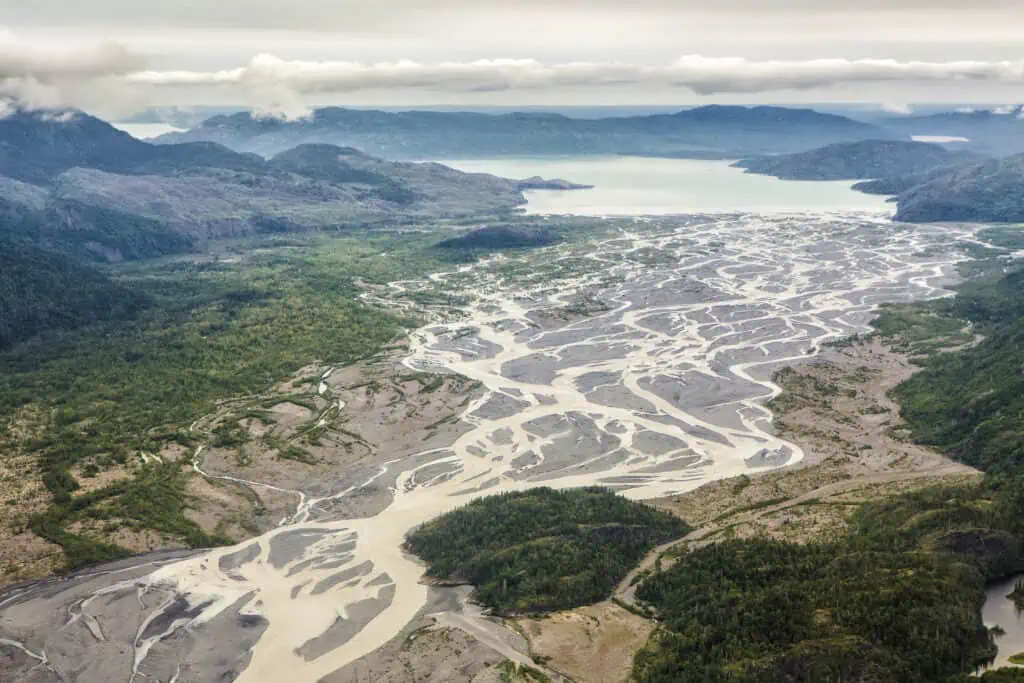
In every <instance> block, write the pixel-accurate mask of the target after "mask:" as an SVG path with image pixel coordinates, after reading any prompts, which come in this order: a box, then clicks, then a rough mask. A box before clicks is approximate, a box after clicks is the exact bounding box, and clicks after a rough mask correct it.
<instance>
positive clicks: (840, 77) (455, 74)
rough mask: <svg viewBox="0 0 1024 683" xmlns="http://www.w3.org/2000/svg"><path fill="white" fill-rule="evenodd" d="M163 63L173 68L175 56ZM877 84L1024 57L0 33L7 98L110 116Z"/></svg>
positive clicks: (978, 73)
mask: <svg viewBox="0 0 1024 683" xmlns="http://www.w3.org/2000/svg"><path fill="white" fill-rule="evenodd" d="M168 57H170V61H168ZM181 57H183V58H185V57H187V55H181ZM163 61H164V63H171V64H173V57H172V56H165V57H164V60H163ZM872 83H907V84H911V83H938V84H943V85H945V84H957V83H961V84H962V83H983V84H1002V85H1016V84H1022V83H1024V60H1020V61H968V60H961V61H945V62H935V61H932V62H929V61H897V60H893V59H808V60H751V59H745V58H742V57H704V56H700V55H688V56H684V57H680V58H679V59H676V60H675V61H672V62H669V63H666V64H644V63H634V62H624V61H604V62H597V61H567V62H558V63H546V62H542V61H539V60H536V59H480V60H472V61H441V62H433V63H427V62H417V61H411V60H399V61H391V62H377V63H363V62H357V61H313V60H286V59H281V58H279V57H276V56H273V55H268V54H263V55H258V56H256V57H254V58H252V59H251V60H250V61H249V62H248V63H246V64H244V65H240V66H237V67H235V68H229V69H220V70H207V71H203V70H181V69H147V68H146V64H145V60H144V59H143V57H142V56H141V55H139V54H137V53H135V52H132V51H130V50H129V49H127V48H125V47H124V46H122V45H118V44H116V43H110V42H96V43H82V42H77V43H70V44H65V43H53V42H50V43H43V42H35V41H28V40H25V39H21V38H19V37H18V36H16V35H15V34H13V33H11V32H8V31H3V30H0V97H6V98H8V99H10V100H12V101H14V102H15V103H17V104H18V105H21V106H30V107H37V108H42V107H45V108H61V107H79V108H83V109H86V110H89V111H96V112H99V113H105V114H109V113H110V112H113V111H117V112H120V113H128V112H130V111H137V110H139V109H142V108H145V107H147V106H151V105H166V104H173V103H175V102H177V101H179V100H180V99H182V98H183V96H185V95H188V96H189V99H191V100H192V101H195V100H196V99H201V98H203V97H204V96H206V97H209V98H210V99H212V100H218V101H226V100H230V101H233V102H236V103H246V104H248V105H250V106H252V107H254V108H255V109H256V111H257V112H263V113H266V114H271V115H279V116H287V117H296V116H302V115H304V114H305V113H307V112H308V107H309V106H310V103H311V102H315V101H317V100H318V99H320V100H321V101H322V100H323V99H324V97H325V96H330V95H344V94H350V93H359V92H365V91H372V92H393V93H409V92H410V91H417V90H418V91H425V92H431V93H440V94H441V95H442V96H447V95H449V94H458V93H508V94H509V99H510V100H514V99H515V97H516V96H517V94H523V93H527V92H533V93H537V92H551V93H556V94H557V93H559V92H565V91H580V90H589V91H592V92H596V93H609V94H610V95H614V94H615V93H618V92H620V91H622V90H629V89H633V91H634V92H644V91H646V90H654V89H660V90H667V91H670V92H672V91H677V90H678V91H689V92H692V93H696V94H697V95H701V96H713V95H721V94H733V95H755V94H761V93H778V92H785V91H807V90H815V89H820V88H829V87H832V86H837V85H839V86H843V85H849V84H872Z"/></svg>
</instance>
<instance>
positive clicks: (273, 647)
mask: <svg viewBox="0 0 1024 683" xmlns="http://www.w3.org/2000/svg"><path fill="white" fill-rule="evenodd" d="M606 227H607V232H608V237H607V238H604V239H598V240H595V241H592V242H589V243H586V242H583V243H578V242H574V243H570V244H567V245H561V246H556V247H551V248H547V249H544V250H538V251H534V252H531V253H526V254H518V255H515V256H511V257H506V258H503V259H500V260H499V259H486V260H484V261H482V262H481V263H479V264H477V265H475V266H471V267H469V268H463V269H460V270H459V271H457V272H453V273H450V274H439V275H436V276H434V277H432V278H430V279H429V280H424V281H420V282H409V283H402V284H401V286H397V287H392V288H391V290H392V291H391V292H390V294H389V296H391V297H392V299H393V303H394V305H395V307H396V308H398V309H399V310H409V304H410V301H409V300H408V299H406V298H404V297H406V296H408V295H409V293H413V292H431V291H434V290H439V291H443V292H445V293H448V294H452V295H454V296H456V297H463V298H464V299H465V300H467V301H468V302H469V303H468V304H467V305H466V306H465V307H463V308H462V309H461V311H460V312H459V315H458V316H456V318H455V319H453V318H452V313H451V310H450V309H449V310H447V311H446V312H445V315H444V316H440V315H439V317H438V320H435V321H433V322H432V323H430V324H429V325H427V326H426V327H424V328H422V329H420V330H417V332H416V334H414V335H413V337H412V342H411V346H410V350H409V357H408V359H407V360H406V361H405V363H406V365H407V366H408V367H409V368H410V369H412V370H422V371H428V372H429V371H439V372H447V373H459V374H462V375H464V376H466V377H468V378H470V379H473V380H476V381H478V382H480V383H481V385H482V387H483V389H482V391H483V394H482V397H481V398H480V400H475V401H473V402H472V403H471V404H470V405H468V406H467V407H466V412H465V413H464V414H463V416H462V420H463V421H464V422H465V425H466V428H465V429H464V430H463V431H461V432H458V433H455V434H453V435H452V437H451V442H450V443H442V444H437V443H434V442H431V444H429V447H426V448H425V450H424V452H422V453H419V454H416V455H414V456H409V457H401V458H397V459H391V460H388V459H386V458H383V457H382V458H381V461H366V462H361V463H359V464H358V465H356V466H355V467H352V468H350V469H347V470H343V471H339V472H337V473H336V475H335V476H334V477H333V478H332V480H330V481H315V482H308V483H307V484H304V485H303V490H302V491H301V493H302V496H301V497H299V496H297V499H298V500H299V503H298V504H297V507H296V511H295V514H294V515H292V516H291V517H289V518H287V519H286V520H284V521H283V522H282V526H280V527H278V528H275V529H273V530H271V531H268V532H267V533H265V534H264V535H263V536H261V537H259V538H256V539H253V540H249V541H246V542H243V543H241V544H239V546H238V547H235V548H226V549H219V550H212V551H207V552H202V553H156V554H152V555H148V556H145V557H141V558H135V559H133V560H130V561H125V562H120V563H115V564H111V565H108V566H105V567H101V568H97V569H95V570H90V571H88V572H80V573H78V574H76V575H73V576H70V577H66V578H61V579H52V580H47V581H43V582H38V583H35V584H32V585H26V586H19V587H15V588H12V589H8V590H7V591H6V592H4V593H3V594H2V595H0V682H2V683H8V682H9V681H10V682H11V683H13V682H14V681H18V682H29V681H32V682H38V683H42V682H47V683H48V682H50V681H53V682H55V683H56V682H58V681H64V682H67V681H76V682H78V683H108V682H121V681H124V682H125V683H142V682H143V681H145V682H146V683H154V682H159V683H171V682H172V681H173V682H174V683H196V682H203V683H205V682H207V681H209V682H210V683H213V682H214V681H228V680H237V681H240V683H254V682H260V683H262V682H264V681H276V680H282V681H287V683H316V681H318V680H321V679H323V680H324V681H325V682H326V683H348V682H350V681H362V680H377V679H378V678H379V679H380V680H399V679H391V678H387V677H388V676H391V673H389V672H392V671H394V670H396V669H393V668H389V667H399V666H406V665H410V666H414V664H415V663H410V662H408V661H404V663H403V660H402V656H403V655H402V654H401V652H402V650H401V647H402V645H401V644H402V643H404V642H405V640H404V639H405V638H408V637H409V636H410V634H412V633H413V632H415V631H416V630H417V629H419V628H423V627H431V626H432V625H435V622H436V624H445V625H446V626H445V627H446V628H450V629H453V632H458V633H459V634H461V635H459V638H461V639H463V640H464V642H463V641H462V640H460V647H459V651H460V652H463V653H464V654H463V655H458V654H455V650H452V651H451V652H450V653H449V654H450V659H446V660H445V661H444V662H440V661H439V662H438V663H437V665H436V667H435V668H436V669H437V670H439V671H445V672H450V675H451V676H452V677H453V678H451V680H463V679H464V680H467V681H468V680H470V679H469V678H459V676H461V675H462V674H458V673H456V672H457V670H458V667H465V670H466V671H470V670H472V671H475V672H478V671H480V670H481V669H482V668H486V666H487V665H488V662H492V660H493V662H492V663H496V662H497V661H501V659H503V658H504V657H506V656H509V657H517V656H525V655H523V654H522V652H520V651H519V650H517V649H516V648H517V647H521V645H522V644H521V643H519V644H517V643H516V642H515V639H514V638H513V637H512V636H506V635H505V634H503V632H502V631H501V629H500V627H498V628H497V631H496V630H495V628H496V626H495V624H494V623H493V622H490V621H488V620H487V619H486V616H485V615H480V614H477V613H475V612H473V610H471V609H469V608H468V607H467V605H466V603H465V601H464V597H465V594H464V592H463V593H457V592H455V593H453V592H447V593H445V592H444V591H443V590H440V589H435V588H426V587H424V586H422V585H419V584H418V583H417V579H418V578H419V576H420V574H421V573H422V566H420V565H419V564H417V562H416V560H415V558H411V557H409V556H407V555H405V554H403V553H401V552H400V551H399V546H400V545H401V542H402V538H403V536H404V534H405V533H407V532H408V531H410V530H411V529H413V528H415V527H416V526H417V525H419V524H422V523H424V522H426V521H428V520H430V519H432V518H434V517H436V516H437V515H438V514H441V513H443V512H444V511H446V510H449V509H453V508H455V507H457V506H459V505H463V504H465V503H467V502H468V501H469V500H471V499H472V498H473V497H476V496H479V495H482V494H486V493H491V492H498V491H509V490H517V489H525V488H530V487H533V486H538V485H552V486H582V485H595V484H597V485H606V486H610V487H613V488H615V489H616V490H619V491H621V492H622V493H623V494H624V495H626V496H629V497H631V498H636V499H643V498H648V497H653V496H658V495H666V494H669V493H674V492H679V491H686V490H691V489H693V488H694V487H696V486H699V485H700V484H701V483H704V482H707V481H710V480H712V479H715V478H720V477H726V476H734V475H737V474H741V473H744V472H749V471H757V470H764V469H769V468H774V467H780V466H783V465H786V464H793V463H795V462H799V461H800V460H801V459H802V458H803V457H804V455H805V454H804V453H803V452H802V451H800V450H799V449H798V448H796V447H795V446H793V445H792V444H788V443H786V442H784V441H781V440H780V439H778V437H777V436H776V435H775V434H774V433H773V430H772V427H771V414H770V413H769V411H768V410H767V409H766V408H765V405H764V404H765V402H766V401H767V400H768V399H770V398H772V397H773V396H774V395H776V394H777V392H778V387H776V386H775V385H774V384H773V383H772V382H771V377H772V373H773V372H774V370H776V369H778V368H779V367H783V366H784V365H786V364H791V363H794V362H802V361H804V360H806V359H808V358H811V357H813V354H814V352H815V350H816V349H817V348H819V347H820V346H821V345H822V344H824V343H826V342H828V341H832V340H835V339H838V338H840V337H842V336H846V335H849V334H851V333H853V332H857V331H860V330H861V329H863V326H864V324H865V323H866V322H867V321H868V320H870V318H871V315H872V310H873V307H874V306H876V305H877V304H879V303H883V302H886V301H904V300H918V299H925V298H930V297H937V296H943V295H945V294H946V293H947V292H946V291H944V290H943V289H942V287H943V286H944V285H947V284H949V283H950V282H951V281H952V279H953V277H954V266H955V263H956V261H957V260H958V258H959V256H958V254H957V252H956V250H954V249H952V248H951V247H950V245H951V243H952V242H955V241H957V240H960V239H968V238H973V235H974V233H975V232H976V228H975V227H973V226H944V227H943V229H942V230H937V229H934V228H930V227H928V228H920V229H919V228H917V227H908V226H899V225H895V224H893V223H891V222H889V221H888V219H886V218H884V217H881V216H873V215H863V214H852V213H851V214H843V213H837V214H822V215H816V216H815V215H807V214H799V215H797V214H793V215H786V214H778V215H770V216H767V215H743V214H735V215H733V214H728V215H708V216H681V217H657V218H649V219H643V220H636V221H633V220H616V221H609V222H608V223H607V226H606ZM779 244H785V245H786V247H787V248H786V249H778V248H777V245H779ZM584 292H585V293H587V294H588V297H589V299H588V300H597V301H600V302H601V304H602V308H601V310H600V311H599V312H596V313H595V314H593V315H590V316H587V315H583V316H580V315H578V314H575V313H572V312H571V310H570V309H571V307H572V306H573V305H574V302H576V301H579V295H580V294H581V293H584ZM572 310H575V309H572ZM267 483H270V484H272V482H267ZM447 590H448V591H452V590H455V589H447ZM445 596H447V597H445ZM481 643H488V644H487V645H486V646H484V645H481ZM433 649H435V650H437V649H438V648H433ZM495 652H500V654H499V655H495V654H494V653H495ZM488 653H490V654H488ZM517 653H518V654H517ZM424 656H426V654H424ZM448 656H449V655H446V657H448ZM526 661H529V660H526ZM446 667H448V668H446ZM452 667H454V668H452ZM424 675H425V676H429V673H427V674H424ZM424 680H427V679H426V678H425V679H424Z"/></svg>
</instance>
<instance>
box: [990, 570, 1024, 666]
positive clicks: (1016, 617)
mask: <svg viewBox="0 0 1024 683" xmlns="http://www.w3.org/2000/svg"><path fill="white" fill-rule="evenodd" d="M1016 581H1017V579H1016V577H1015V578H1012V579H1007V580H1005V581H1000V582H999V583H996V584H993V585H991V586H989V587H988V588H987V589H986V590H985V607H984V608H983V609H982V611H981V617H982V621H984V622H985V626H988V627H989V628H991V627H993V626H996V625H998V626H1002V627H1003V630H1004V631H1006V635H1003V636H999V637H998V638H996V645H997V646H999V656H998V657H996V662H995V664H994V665H993V668H999V667H1001V666H1013V664H1010V656H1011V655H1015V654H1018V653H1020V652H1024V614H1022V613H1020V612H1018V611H1017V606H1016V605H1014V604H1013V601H1012V600H1009V599H1007V597H1006V596H1007V595H1009V594H1010V593H1012V592H1013V587H1014V584H1015V583H1016Z"/></svg>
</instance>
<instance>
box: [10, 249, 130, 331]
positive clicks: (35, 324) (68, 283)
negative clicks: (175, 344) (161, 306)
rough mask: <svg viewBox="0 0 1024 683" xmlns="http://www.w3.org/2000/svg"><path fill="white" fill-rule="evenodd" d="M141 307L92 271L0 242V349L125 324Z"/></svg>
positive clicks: (52, 255) (124, 289)
mask: <svg viewBox="0 0 1024 683" xmlns="http://www.w3.org/2000/svg"><path fill="white" fill-rule="evenodd" d="M146 301H147V299H146V297H145V296H143V295H142V294H140V293H139V292H138V291H136V290H133V289H131V288H128V287H125V286H123V285H120V284H117V283H115V282H114V281H113V280H111V279H110V278H109V277H107V276H106V275H104V274H102V273H100V272H99V271H97V270H95V269H93V268H90V267H88V266H84V265H80V264H78V263H75V262H73V261H71V260H70V259H68V258H66V257H64V256H61V255H60V254H55V253H52V252H48V251H44V250H42V249H37V248H35V247H31V246H27V245H23V244H16V243H14V242H10V241H7V240H3V239H0V348H3V347H5V346H9V345H10V344H13V343H14V342H17V341H21V340H24V339H28V338H30V337H33V336H35V335H37V334H40V333H43V332H47V331H49V330H55V329H71V328H75V327H80V326H82V325H87V324H89V323H93V322H97V321H102V320H120V319H125V318H129V317H131V316H133V315H134V314H136V313H137V312H138V311H139V310H140V309H141V308H143V307H144V306H145V304H146Z"/></svg>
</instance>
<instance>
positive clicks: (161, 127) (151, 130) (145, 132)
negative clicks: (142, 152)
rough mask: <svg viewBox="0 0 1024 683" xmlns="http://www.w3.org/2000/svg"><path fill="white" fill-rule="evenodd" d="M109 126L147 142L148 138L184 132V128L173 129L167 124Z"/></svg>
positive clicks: (121, 123)
mask: <svg viewBox="0 0 1024 683" xmlns="http://www.w3.org/2000/svg"><path fill="white" fill-rule="evenodd" d="M110 125H112V126H113V127H114V128H117V129H118V130H123V131H124V132H125V133H128V134H129V135H131V136H132V137H135V138H138V139H140V140H147V139H149V138H155V137H158V136H160V135H163V134H164V133H176V132H181V131H183V130H184V128H175V127H174V126H172V125H170V124H168V123H131V122H128V123H125V122H115V123H111V124H110Z"/></svg>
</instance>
